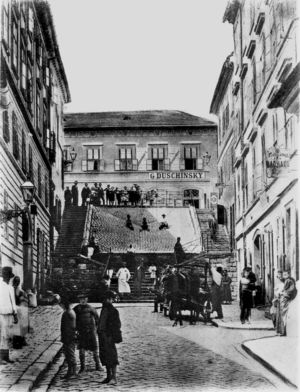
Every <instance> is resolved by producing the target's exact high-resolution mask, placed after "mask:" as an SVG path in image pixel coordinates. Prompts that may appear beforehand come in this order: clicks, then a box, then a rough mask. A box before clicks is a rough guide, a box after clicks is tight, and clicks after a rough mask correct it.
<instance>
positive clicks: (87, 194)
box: [81, 182, 91, 207]
mask: <svg viewBox="0 0 300 392" xmlns="http://www.w3.org/2000/svg"><path fill="white" fill-rule="evenodd" d="M90 194H91V190H90V188H89V184H88V183H87V182H86V183H85V184H84V187H83V188H82V191H81V199H82V204H81V205H82V207H84V206H86V200H87V199H88V198H89V197H90Z"/></svg>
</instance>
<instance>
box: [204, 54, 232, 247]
mask: <svg viewBox="0 0 300 392" xmlns="http://www.w3.org/2000/svg"><path fill="white" fill-rule="evenodd" d="M232 57H233V56H232V55H230V56H228V57H227V59H226V61H225V62H224V64H223V67H222V70H221V73H220V77H219V80H218V83H217V86H216V89H215V92H214V96H213V100H212V103H211V107H210V112H211V113H213V114H216V115H217V116H218V119H219V126H218V183H217V187H218V188H219V195H218V196H219V202H218V203H219V204H220V206H223V209H222V210H221V209H220V208H219V214H218V215H219V216H218V220H219V221H221V219H222V221H223V222H222V223H224V224H225V225H226V227H227V230H228V234H229V237H230V247H231V250H233V249H234V247H235V188H234V186H235V185H234V157H235V153H234V148H235V140H236V129H237V128H236V116H234V115H233V113H234V109H235V107H236V105H237V102H236V101H237V95H236V94H233V93H232V91H233V89H234V88H235V86H234V77H233V76H234V61H233V59H232ZM220 213H221V214H222V216H220V215H221V214H220Z"/></svg>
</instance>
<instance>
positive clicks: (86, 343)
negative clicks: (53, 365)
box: [73, 293, 101, 373]
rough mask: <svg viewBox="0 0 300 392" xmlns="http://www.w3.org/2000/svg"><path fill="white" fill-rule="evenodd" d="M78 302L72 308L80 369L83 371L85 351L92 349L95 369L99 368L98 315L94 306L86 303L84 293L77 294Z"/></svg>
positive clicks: (86, 298) (86, 297)
mask: <svg viewBox="0 0 300 392" xmlns="http://www.w3.org/2000/svg"><path fill="white" fill-rule="evenodd" d="M78 299H79V304H78V305H76V306H75V308H74V309H73V310H74V312H75V314H76V329H77V331H78V348H79V359H80V371H79V373H82V372H84V371H85V351H86V350H88V351H92V352H93V357H94V361H95V364H96V370H101V366H100V359H99V354H98V342H97V331H96V328H97V325H98V321H99V316H98V313H97V311H96V309H95V308H93V307H92V306H91V305H89V304H88V303H87V301H88V296H87V294H86V293H81V294H79V295H78Z"/></svg>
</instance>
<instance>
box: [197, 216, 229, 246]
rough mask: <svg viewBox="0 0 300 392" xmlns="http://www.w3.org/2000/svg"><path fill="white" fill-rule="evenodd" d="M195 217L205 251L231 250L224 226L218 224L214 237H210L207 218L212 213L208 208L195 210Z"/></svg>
mask: <svg viewBox="0 0 300 392" xmlns="http://www.w3.org/2000/svg"><path fill="white" fill-rule="evenodd" d="M197 217H198V221H199V224H200V229H201V234H202V241H203V246H204V248H205V250H206V251H207V252H217V253H218V252H223V253H224V252H225V253H226V252H231V249H230V239H229V236H228V234H227V230H226V226H225V225H220V224H218V227H217V232H216V238H215V240H213V239H212V238H211V233H210V228H209V220H210V219H212V214H211V212H210V211H209V210H197Z"/></svg>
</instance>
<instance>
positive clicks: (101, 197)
mask: <svg viewBox="0 0 300 392" xmlns="http://www.w3.org/2000/svg"><path fill="white" fill-rule="evenodd" d="M98 196H99V204H100V200H101V203H102V205H103V206H104V205H105V200H104V189H103V187H102V183H101V182H99V188H98Z"/></svg>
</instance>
